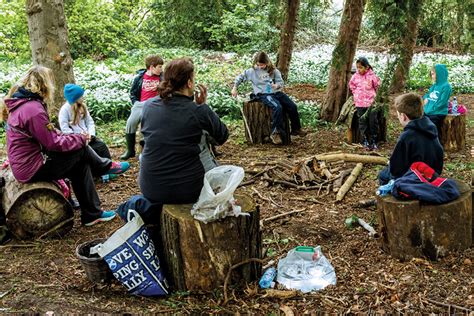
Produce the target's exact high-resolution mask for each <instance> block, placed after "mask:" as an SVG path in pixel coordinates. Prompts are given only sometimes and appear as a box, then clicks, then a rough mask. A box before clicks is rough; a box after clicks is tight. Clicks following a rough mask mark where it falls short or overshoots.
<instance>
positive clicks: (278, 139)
mask: <svg viewBox="0 0 474 316" xmlns="http://www.w3.org/2000/svg"><path fill="white" fill-rule="evenodd" d="M270 139H271V140H272V143H274V144H275V145H281V144H282V143H283V140H282V139H281V136H280V133H278V132H275V133H272V134H271V135H270Z"/></svg>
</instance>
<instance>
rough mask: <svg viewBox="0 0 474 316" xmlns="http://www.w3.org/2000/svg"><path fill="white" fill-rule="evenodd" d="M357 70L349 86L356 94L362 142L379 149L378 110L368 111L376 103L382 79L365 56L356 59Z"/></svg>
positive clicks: (369, 147) (365, 145)
mask: <svg viewBox="0 0 474 316" xmlns="http://www.w3.org/2000/svg"><path fill="white" fill-rule="evenodd" d="M356 67H357V72H356V73H355V74H354V75H353V76H352V78H351V80H350V81H349V88H350V89H351V91H352V94H353V95H354V102H355V106H356V109H357V117H358V118H359V127H360V132H361V133H362V135H363V137H364V140H363V141H362V144H363V145H364V147H365V148H366V149H369V150H376V149H377V131H378V129H379V124H378V120H377V113H376V111H368V109H369V107H371V106H372V104H373V103H374V99H375V95H376V94H377V89H378V87H379V85H380V79H379V78H378V77H377V75H375V73H374V71H373V70H372V66H370V64H369V61H368V60H367V58H365V57H359V58H358V59H357V61H356Z"/></svg>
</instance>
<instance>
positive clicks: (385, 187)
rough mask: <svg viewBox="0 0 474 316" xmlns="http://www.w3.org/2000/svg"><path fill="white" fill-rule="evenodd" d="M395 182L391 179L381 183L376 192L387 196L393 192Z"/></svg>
mask: <svg viewBox="0 0 474 316" xmlns="http://www.w3.org/2000/svg"><path fill="white" fill-rule="evenodd" d="M394 183H395V180H393V179H392V180H390V181H389V182H388V183H387V184H385V185H381V186H380V187H379V188H378V189H377V192H375V194H377V195H380V196H386V195H388V194H390V193H391V192H392V188H393V184H394Z"/></svg>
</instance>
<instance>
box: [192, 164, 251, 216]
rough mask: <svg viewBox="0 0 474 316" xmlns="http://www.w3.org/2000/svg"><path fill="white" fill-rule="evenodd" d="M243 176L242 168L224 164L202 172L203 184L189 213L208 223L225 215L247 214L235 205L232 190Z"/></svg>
mask: <svg viewBox="0 0 474 316" xmlns="http://www.w3.org/2000/svg"><path fill="white" fill-rule="evenodd" d="M243 178H244V169H243V168H241V167H237V166H231V165H224V166H219V167H216V168H214V169H211V170H209V171H208V172H206V173H205V174H204V185H203V187H202V189H201V194H200V195H199V199H198V201H197V202H196V204H194V206H193V208H192V209H191V215H193V217H194V218H195V219H197V220H200V221H202V222H204V223H209V222H212V221H215V220H218V219H220V218H224V217H226V216H239V215H249V214H248V213H242V212H241V207H240V206H238V205H236V203H235V200H234V191H235V189H237V187H238V186H239V184H240V182H241V181H242V180H243Z"/></svg>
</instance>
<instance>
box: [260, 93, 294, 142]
mask: <svg viewBox="0 0 474 316" xmlns="http://www.w3.org/2000/svg"><path fill="white" fill-rule="evenodd" d="M255 99H256V100H258V101H260V102H262V103H263V104H265V105H266V106H268V107H269V108H270V109H271V110H272V133H274V132H279V133H280V134H281V135H285V129H284V127H283V118H284V116H283V114H284V113H286V114H288V117H289V118H290V124H291V131H292V132H295V131H298V130H300V129H301V122H300V115H299V113H298V109H297V107H296V104H295V102H293V101H292V100H291V99H290V98H289V97H288V96H287V95H286V94H284V93H283V92H280V91H279V92H276V93H268V94H267V93H259V94H257V95H256V96H255Z"/></svg>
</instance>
